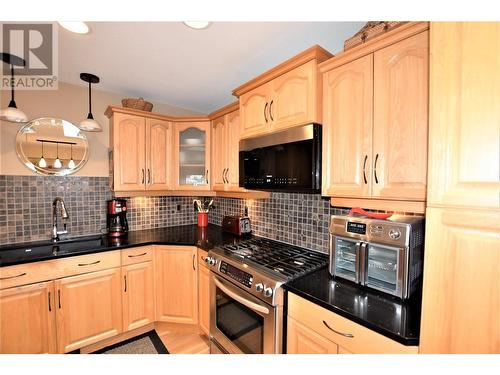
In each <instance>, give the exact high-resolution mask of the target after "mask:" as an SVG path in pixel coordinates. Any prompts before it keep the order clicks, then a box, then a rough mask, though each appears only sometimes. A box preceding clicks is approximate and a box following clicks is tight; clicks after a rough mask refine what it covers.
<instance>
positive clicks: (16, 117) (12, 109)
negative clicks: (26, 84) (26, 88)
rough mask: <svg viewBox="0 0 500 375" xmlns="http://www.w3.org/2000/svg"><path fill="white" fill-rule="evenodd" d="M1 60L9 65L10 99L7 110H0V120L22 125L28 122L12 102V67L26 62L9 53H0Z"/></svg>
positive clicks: (23, 64) (26, 117)
mask: <svg viewBox="0 0 500 375" xmlns="http://www.w3.org/2000/svg"><path fill="white" fill-rule="evenodd" d="M0 55H1V59H2V60H3V62H4V63H6V64H10V76H11V77H10V88H11V98H10V102H9V105H8V107H7V108H2V109H1V110H0V120H3V121H9V122H16V123H22V122H27V121H28V116H26V114H25V113H24V112H23V111H21V110H20V109H18V108H17V105H16V101H15V100H14V65H15V66H25V65H26V61H24V59H21V58H20V57H18V56H15V55H11V54H10V53H5V52H4V53H0Z"/></svg>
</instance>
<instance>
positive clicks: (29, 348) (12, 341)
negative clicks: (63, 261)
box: [0, 281, 57, 354]
mask: <svg viewBox="0 0 500 375" xmlns="http://www.w3.org/2000/svg"><path fill="white" fill-rule="evenodd" d="M0 327H1V329H0V353H2V354H9V353H10V354H24V353H25V354H42V353H56V352H57V348H56V320H55V305H54V283H53V282H52V281H49V282H44V283H38V284H32V285H26V286H21V287H14V288H10V289H4V290H0Z"/></svg>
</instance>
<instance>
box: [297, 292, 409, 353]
mask: <svg viewBox="0 0 500 375" xmlns="http://www.w3.org/2000/svg"><path fill="white" fill-rule="evenodd" d="M290 318H291V321H292V325H291V327H290V325H289V326H288V329H287V336H288V338H287V353H295V354H302V353H303V352H302V351H304V352H306V353H309V352H311V351H313V352H314V351H319V352H322V351H324V352H327V353H332V352H333V353H337V352H338V349H339V348H342V350H341V351H342V353H345V352H350V353H356V354H417V350H418V348H417V347H416V346H405V345H402V344H400V343H398V342H396V341H394V340H391V339H389V338H387V337H385V336H383V335H381V334H379V333H376V332H375V331H372V330H370V329H368V328H365V327H363V326H361V325H359V324H357V323H354V322H353V321H351V320H349V319H346V318H344V317H342V316H340V315H337V314H335V313H333V312H331V311H329V310H326V309H324V308H322V307H321V306H319V305H316V304H315V303H312V302H310V301H308V300H306V299H304V298H302V297H299V296H297V295H295V294H293V293H288V322H290ZM289 345H291V346H289ZM290 350H291V351H290Z"/></svg>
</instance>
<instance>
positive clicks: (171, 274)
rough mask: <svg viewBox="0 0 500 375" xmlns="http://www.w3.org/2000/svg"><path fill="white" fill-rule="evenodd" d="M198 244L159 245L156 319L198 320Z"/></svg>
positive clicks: (164, 320)
mask: <svg viewBox="0 0 500 375" xmlns="http://www.w3.org/2000/svg"><path fill="white" fill-rule="evenodd" d="M197 263H198V261H197V259H196V247H193V246H157V251H156V266H157V267H156V290H157V293H156V320H159V321H163V322H170V323H184V324H197V323H198V273H197Z"/></svg>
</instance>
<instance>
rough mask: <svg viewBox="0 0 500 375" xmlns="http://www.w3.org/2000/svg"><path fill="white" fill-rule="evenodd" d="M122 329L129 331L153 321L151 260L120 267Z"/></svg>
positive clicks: (152, 270)
mask: <svg viewBox="0 0 500 375" xmlns="http://www.w3.org/2000/svg"><path fill="white" fill-rule="evenodd" d="M122 283H123V286H122V290H123V294H122V295H123V330H124V331H129V330H132V329H135V328H139V327H142V326H144V325H146V324H149V323H153V322H154V321H155V309H154V306H155V298H154V268H153V262H142V263H136V264H130V265H128V266H124V267H122Z"/></svg>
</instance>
